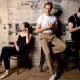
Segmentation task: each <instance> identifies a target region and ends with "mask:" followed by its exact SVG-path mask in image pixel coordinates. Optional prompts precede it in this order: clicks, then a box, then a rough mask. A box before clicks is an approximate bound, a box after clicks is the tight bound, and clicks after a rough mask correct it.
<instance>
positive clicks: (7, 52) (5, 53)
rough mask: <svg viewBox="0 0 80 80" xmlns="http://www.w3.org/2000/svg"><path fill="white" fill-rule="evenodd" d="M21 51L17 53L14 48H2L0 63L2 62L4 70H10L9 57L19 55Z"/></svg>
mask: <svg viewBox="0 0 80 80" xmlns="http://www.w3.org/2000/svg"><path fill="white" fill-rule="evenodd" d="M23 53H24V52H23V51H19V52H18V51H17V50H16V48H15V47H7V46H6V47H3V48H2V51H1V56H0V62H2V60H4V66H5V69H8V70H9V69H10V56H12V55H21V54H23Z"/></svg>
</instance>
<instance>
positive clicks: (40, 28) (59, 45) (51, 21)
mask: <svg viewBox="0 0 80 80" xmlns="http://www.w3.org/2000/svg"><path fill="white" fill-rule="evenodd" d="M52 8H53V4H52V3H51V2H47V3H45V4H44V14H42V15H41V16H40V17H39V18H38V20H37V25H36V32H37V33H40V43H41V47H42V49H43V51H44V54H45V57H46V61H47V64H48V67H49V71H50V73H51V74H53V60H52V57H51V55H50V50H49V46H48V43H51V44H52V45H54V48H53V51H54V52H53V53H54V54H57V53H60V52H63V51H64V50H65V48H66V45H65V44H64V43H63V42H62V41H61V40H60V39H58V38H57V37H56V35H55V34H54V31H53V29H54V27H55V25H56V22H57V20H56V17H54V16H52V15H51V14H50V12H51V10H52Z"/></svg>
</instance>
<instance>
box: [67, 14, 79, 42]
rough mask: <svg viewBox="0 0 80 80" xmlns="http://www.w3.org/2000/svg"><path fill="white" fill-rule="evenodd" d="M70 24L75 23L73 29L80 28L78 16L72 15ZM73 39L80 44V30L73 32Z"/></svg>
mask: <svg viewBox="0 0 80 80" xmlns="http://www.w3.org/2000/svg"><path fill="white" fill-rule="evenodd" d="M68 22H71V23H73V28H76V27H79V26H80V18H78V17H77V14H74V15H72V16H71V17H70V18H69V20H68ZM71 38H72V40H73V41H76V42H77V43H78V44H80V29H79V30H77V31H74V32H71Z"/></svg>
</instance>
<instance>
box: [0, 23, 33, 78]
mask: <svg viewBox="0 0 80 80" xmlns="http://www.w3.org/2000/svg"><path fill="white" fill-rule="evenodd" d="M20 29H21V32H19V33H18V35H17V37H16V40H15V42H14V47H10V46H5V47H3V48H2V51H1V56H0V63H1V62H2V60H3V61H4V66H5V69H6V72H5V74H4V75H2V76H1V77H0V79H2V78H4V77H6V76H7V75H8V74H9V70H10V61H9V60H10V59H9V57H10V56H12V55H21V54H24V53H25V52H26V48H27V45H28V44H29V42H30V39H31V36H32V34H31V27H30V24H29V23H27V22H24V23H22V24H21V25H20Z"/></svg>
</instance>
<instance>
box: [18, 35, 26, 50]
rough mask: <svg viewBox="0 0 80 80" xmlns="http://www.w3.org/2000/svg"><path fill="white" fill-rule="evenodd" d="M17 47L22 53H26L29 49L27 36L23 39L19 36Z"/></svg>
mask: <svg viewBox="0 0 80 80" xmlns="http://www.w3.org/2000/svg"><path fill="white" fill-rule="evenodd" d="M17 45H18V47H19V50H20V51H26V49H27V44H26V36H23V37H22V36H21V35H19V37H18V41H17Z"/></svg>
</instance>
